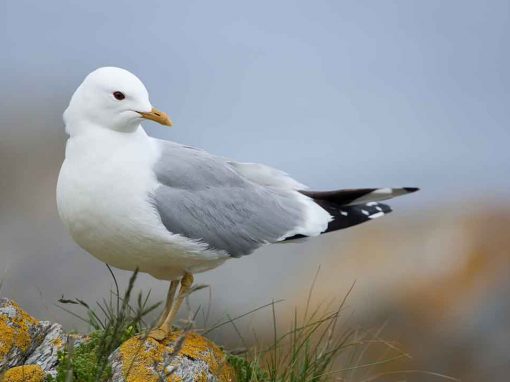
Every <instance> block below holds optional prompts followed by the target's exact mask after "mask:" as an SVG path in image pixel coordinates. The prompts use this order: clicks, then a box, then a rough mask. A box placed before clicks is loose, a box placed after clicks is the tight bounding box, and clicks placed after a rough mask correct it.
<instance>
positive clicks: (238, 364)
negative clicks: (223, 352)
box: [228, 355, 269, 382]
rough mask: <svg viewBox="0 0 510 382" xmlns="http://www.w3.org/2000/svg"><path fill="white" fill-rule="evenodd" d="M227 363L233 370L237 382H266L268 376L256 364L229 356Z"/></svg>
mask: <svg viewBox="0 0 510 382" xmlns="http://www.w3.org/2000/svg"><path fill="white" fill-rule="evenodd" d="M228 363H229V364H230V366H232V368H233V369H234V372H235V376H236V380H237V382H251V381H267V380H269V376H268V375H267V372H265V371H264V370H262V368H261V367H260V365H259V364H258V363H257V362H254V361H252V362H250V361H248V360H247V359H246V358H243V357H239V356H235V355H229V356H228Z"/></svg>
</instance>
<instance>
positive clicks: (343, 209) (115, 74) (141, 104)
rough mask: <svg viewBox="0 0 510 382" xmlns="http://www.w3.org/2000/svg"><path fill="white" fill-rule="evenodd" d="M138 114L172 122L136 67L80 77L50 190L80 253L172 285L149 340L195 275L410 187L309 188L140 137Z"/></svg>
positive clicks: (363, 210) (367, 216)
mask: <svg viewBox="0 0 510 382" xmlns="http://www.w3.org/2000/svg"><path fill="white" fill-rule="evenodd" d="M143 120H149V121H154V122H157V123H159V124H161V125H164V126H171V125H172V122H171V120H170V118H169V117H168V115H167V114H166V113H164V112H162V111H159V110H158V109H156V108H155V107H153V106H152V104H151V102H150V101H149V94H148V92H147V89H146V88H145V86H144V84H143V83H142V82H141V81H140V80H139V79H138V77H136V76H135V75H134V74H132V73H130V72H129V71H127V70H124V69H120V68H115V67H103V68H99V69H97V70H95V71H93V72H92V73H90V74H89V75H88V76H87V77H86V78H85V79H84V81H83V82H82V83H81V85H80V86H79V87H78V89H77V90H76V91H75V92H74V94H73V96H72V97H71V100H70V102H69V106H68V107H67V109H66V110H65V112H64V123H65V128H66V132H67V134H68V135H69V138H68V140H67V143H66V149H65V160H64V162H63V164H62V167H61V169H60V174H59V178H58V183H57V192H56V197H57V206H58V211H59V215H60V218H61V220H62V221H63V223H64V225H65V226H66V227H67V229H68V230H69V232H70V234H71V236H72V238H73V239H74V240H75V241H76V243H77V244H78V245H79V246H80V247H82V248H83V249H84V250H85V251H87V252H89V253H90V254H92V255H93V256H95V257H96V258H98V259H99V260H101V261H103V262H105V263H107V264H109V265H111V266H114V267H116V268H120V269H124V270H131V271H133V270H139V271H140V272H145V273H148V274H150V275H152V276H153V277H155V278H157V279H160V280H167V281H169V282H170V286H169V289H168V294H167V298H166V305H165V308H164V310H163V312H162V313H161V316H160V318H159V320H158V322H157V324H156V325H155V327H154V329H153V330H152V331H150V333H149V336H150V337H151V338H154V339H156V340H163V339H164V338H166V336H167V335H168V333H169V332H170V331H171V330H172V323H173V321H174V319H175V317H176V314H177V312H178V310H179V308H180V306H181V305H182V303H183V300H184V298H185V297H186V295H187V294H188V293H189V292H190V290H191V288H192V284H193V274H194V273H197V272H204V271H207V270H210V269H213V268H215V267H217V266H219V265H221V264H223V263H224V262H225V261H226V260H229V259H232V258H238V257H242V256H246V255H249V254H250V253H252V252H254V251H255V250H256V249H257V248H259V247H262V246H265V245H267V244H273V243H282V242H292V241H294V242H299V241H301V240H303V239H306V238H309V237H314V236H319V235H321V234H323V233H326V232H331V231H336V230H339V229H343V228H347V227H350V226H354V225H357V224H360V223H363V222H366V221H370V220H373V219H375V218H378V217H381V216H383V215H385V214H387V213H389V212H390V211H391V209H390V207H388V206H387V205H385V204H381V203H380V201H383V200H386V199H390V198H393V197H395V196H400V195H404V194H408V193H411V192H414V191H416V190H418V189H417V188H413V187H403V188H362V189H347V190H337V191H311V190H309V189H308V188H307V187H305V186H304V185H303V184H301V183H299V182H298V181H296V180H294V179H293V178H291V177H290V176H289V175H287V174H286V173H285V172H283V171H280V170H277V169H274V168H271V167H268V166H266V165H262V164H256V163H243V162H236V161H233V160H230V159H227V158H224V157H221V156H216V155H213V154H210V153H208V152H206V151H204V150H201V149H197V148H194V147H191V146H186V145H182V144H179V143H175V142H171V141H167V140H160V139H156V138H153V137H150V136H149V135H147V133H146V132H145V130H144V129H143V128H142V126H141V125H140V123H141V122H142V121H143ZM178 289H179V290H178Z"/></svg>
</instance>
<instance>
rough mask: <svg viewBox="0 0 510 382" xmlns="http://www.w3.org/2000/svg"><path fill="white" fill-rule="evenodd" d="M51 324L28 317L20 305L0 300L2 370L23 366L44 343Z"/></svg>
mask: <svg viewBox="0 0 510 382" xmlns="http://www.w3.org/2000/svg"><path fill="white" fill-rule="evenodd" d="M49 326H50V323H49V322H41V321H38V320H36V319H35V318H33V317H31V316H30V315H28V314H27V313H26V312H25V311H24V310H23V309H21V308H20V307H19V306H18V304H16V303H15V302H14V301H12V300H9V299H7V298H0V370H3V369H5V368H9V367H13V366H17V365H21V364H23V363H24V361H25V359H26V358H27V357H28V356H29V355H30V354H31V352H32V351H33V350H34V349H35V348H36V347H37V346H38V345H39V344H40V343H41V342H42V341H43V339H44V336H45V334H46V331H47V330H48V328H49Z"/></svg>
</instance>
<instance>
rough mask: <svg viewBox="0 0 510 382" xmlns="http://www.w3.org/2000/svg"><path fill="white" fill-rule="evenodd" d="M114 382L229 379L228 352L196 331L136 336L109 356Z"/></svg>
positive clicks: (220, 381) (214, 381)
mask: <svg viewBox="0 0 510 382" xmlns="http://www.w3.org/2000/svg"><path fill="white" fill-rule="evenodd" d="M110 361H111V364H112V372H113V375H112V378H111V381H112V382H159V381H179V382H194V381H201V382H202V381H204V382H205V381H207V382H229V381H234V380H235V378H234V370H233V369H232V367H231V366H230V365H229V364H228V363H227V360H226V354H225V353H224V352H223V351H222V350H221V349H220V348H219V347H218V346H217V345H215V344H214V343H212V342H211V341H209V340H208V339H206V338H205V337H202V336H200V335H199V334H197V333H194V332H186V333H183V332H181V331H176V332H172V333H170V334H169V336H168V337H167V338H166V339H165V340H163V341H162V342H158V341H156V340H154V339H152V338H147V339H144V338H142V337H140V336H136V337H133V338H131V339H129V340H127V341H126V342H124V343H123V344H122V345H121V346H120V347H119V349H117V350H116V351H115V352H114V353H112V355H111V356H110Z"/></svg>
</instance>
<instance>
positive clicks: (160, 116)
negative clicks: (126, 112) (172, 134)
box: [138, 107, 172, 126]
mask: <svg viewBox="0 0 510 382" xmlns="http://www.w3.org/2000/svg"><path fill="white" fill-rule="evenodd" d="M138 113H139V114H140V115H141V116H142V118H145V119H150V120H151V121H154V122H157V123H160V124H162V125H165V126H172V121H171V120H170V118H169V117H168V114H167V113H165V112H163V111H159V110H158V109H156V108H155V107H153V108H152V110H151V111H149V112H148V113H143V112H141V111H139V112H138Z"/></svg>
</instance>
